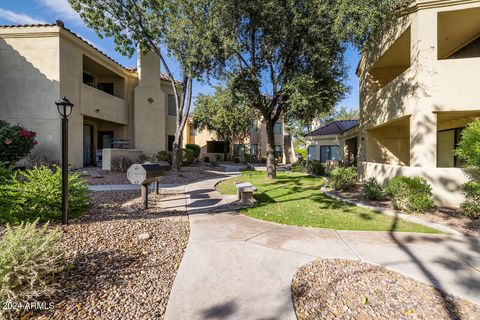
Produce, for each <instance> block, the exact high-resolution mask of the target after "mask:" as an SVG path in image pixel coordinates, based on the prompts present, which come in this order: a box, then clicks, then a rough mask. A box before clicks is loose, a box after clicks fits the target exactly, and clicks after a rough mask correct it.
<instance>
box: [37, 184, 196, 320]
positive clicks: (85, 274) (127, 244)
mask: <svg viewBox="0 0 480 320" xmlns="http://www.w3.org/2000/svg"><path fill="white" fill-rule="evenodd" d="M138 195H139V194H138V192H137V191H108V192H95V193H92V202H93V206H92V208H91V209H90V211H89V213H88V214H86V215H84V216H83V217H81V218H80V219H77V220H74V221H72V222H71V224H70V225H68V226H63V227H62V231H63V235H62V239H61V243H62V245H63V246H64V248H65V251H66V260H67V261H66V263H67V268H66V270H65V271H64V272H63V273H61V275H60V276H59V286H58V290H57V292H56V293H55V294H54V295H53V297H52V299H50V300H51V301H52V302H54V303H55V308H54V309H53V310H48V311H43V312H41V313H39V314H36V315H35V317H37V318H38V319H161V318H163V315H164V313H165V308H166V305H167V301H168V296H169V294H170V290H171V288H172V285H173V281H174V279H175V275H176V272H177V269H178V267H179V265H180V261H181V259H182V256H183V252H184V250H185V248H186V245H187V242H188V236H189V224H188V218H187V217H186V216H184V212H181V211H168V212H165V211H162V209H160V208H158V206H157V207H156V206H155V205H152V208H151V209H149V210H147V211H143V210H141V201H140V200H139V199H137V197H138ZM170 196H175V194H171V192H169V194H160V195H155V194H151V196H150V198H151V199H152V201H151V203H153V204H155V203H157V202H158V201H161V200H162V199H164V198H166V197H170ZM147 234H148V236H147Z"/></svg>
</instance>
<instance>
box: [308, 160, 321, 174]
mask: <svg viewBox="0 0 480 320" xmlns="http://www.w3.org/2000/svg"><path fill="white" fill-rule="evenodd" d="M303 163H304V167H305V169H304V171H305V172H306V173H308V174H314V175H317V176H319V175H324V174H325V166H324V165H323V163H321V162H320V161H318V160H307V161H304V162H303Z"/></svg>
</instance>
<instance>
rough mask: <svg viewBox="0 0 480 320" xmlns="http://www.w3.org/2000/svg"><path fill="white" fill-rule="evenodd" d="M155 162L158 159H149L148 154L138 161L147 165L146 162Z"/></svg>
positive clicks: (142, 155) (141, 156)
mask: <svg viewBox="0 0 480 320" xmlns="http://www.w3.org/2000/svg"><path fill="white" fill-rule="evenodd" d="M152 160H153V161H155V160H156V159H155V158H154V157H149V156H147V155H146V154H143V153H142V154H141V155H140V157H138V159H137V161H136V162H138V163H145V162H151V161H152Z"/></svg>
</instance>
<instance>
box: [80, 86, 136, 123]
mask: <svg viewBox="0 0 480 320" xmlns="http://www.w3.org/2000/svg"><path fill="white" fill-rule="evenodd" d="M80 105H81V113H82V114H83V115H85V116H89V117H92V118H96V119H101V120H106V121H111V122H115V123H120V124H127V122H128V114H127V107H126V104H125V100H123V99H121V98H118V97H115V96H113V95H111V94H108V93H106V92H103V91H101V90H99V89H97V88H94V87H91V86H89V85H87V84H84V83H82V84H81V85H80Z"/></svg>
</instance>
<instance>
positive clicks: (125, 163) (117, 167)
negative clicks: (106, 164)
mask: <svg viewBox="0 0 480 320" xmlns="http://www.w3.org/2000/svg"><path fill="white" fill-rule="evenodd" d="M134 163H135V161H133V160H132V159H131V158H129V157H124V156H119V157H113V158H112V160H111V165H112V171H117V172H127V170H128V168H130V166H131V165H132V164H134Z"/></svg>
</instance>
